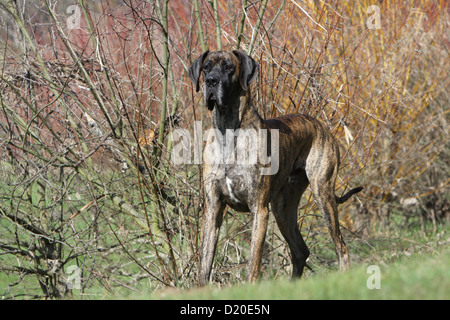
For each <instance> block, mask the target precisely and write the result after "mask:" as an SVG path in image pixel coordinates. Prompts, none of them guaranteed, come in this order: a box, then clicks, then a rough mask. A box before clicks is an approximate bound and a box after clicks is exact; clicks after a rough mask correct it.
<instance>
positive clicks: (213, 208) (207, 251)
mask: <svg viewBox="0 0 450 320" xmlns="http://www.w3.org/2000/svg"><path fill="white" fill-rule="evenodd" d="M211 191H212V190H211ZM224 209H225V204H224V203H222V202H221V201H220V200H219V197H218V195H216V194H213V193H212V192H208V194H207V195H206V214H205V216H204V218H203V222H202V241H201V248H200V267H199V274H198V284H199V285H200V286H204V285H206V284H207V283H208V281H209V278H210V275H211V269H212V265H213V261H214V253H215V251H216V246H217V240H218V238H219V230H220V226H221V225H222V220H223V211H224Z"/></svg>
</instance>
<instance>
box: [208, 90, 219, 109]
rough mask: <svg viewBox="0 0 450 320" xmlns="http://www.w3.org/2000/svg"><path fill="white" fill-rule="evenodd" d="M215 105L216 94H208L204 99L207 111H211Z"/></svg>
mask: <svg viewBox="0 0 450 320" xmlns="http://www.w3.org/2000/svg"><path fill="white" fill-rule="evenodd" d="M216 103H217V98H216V94H215V93H214V92H210V93H209V94H208V96H207V98H206V105H207V106H208V110H209V111H212V110H213V109H214V106H215V104H216Z"/></svg>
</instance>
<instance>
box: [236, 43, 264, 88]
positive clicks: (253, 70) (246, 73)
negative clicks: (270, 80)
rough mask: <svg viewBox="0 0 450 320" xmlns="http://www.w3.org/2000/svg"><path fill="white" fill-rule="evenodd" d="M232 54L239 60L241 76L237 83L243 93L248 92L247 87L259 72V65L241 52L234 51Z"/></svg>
mask: <svg viewBox="0 0 450 320" xmlns="http://www.w3.org/2000/svg"><path fill="white" fill-rule="evenodd" d="M233 53H234V54H235V55H236V56H237V57H238V58H239V61H240V62H241V66H240V67H241V74H240V75H239V81H240V82H241V87H242V89H244V91H247V90H248V86H249V85H250V84H251V83H252V82H253V81H254V80H255V79H256V77H257V76H258V72H259V65H258V63H256V61H255V60H253V58H252V57H250V56H249V55H247V54H246V53H244V52H242V51H241V50H234V51H233Z"/></svg>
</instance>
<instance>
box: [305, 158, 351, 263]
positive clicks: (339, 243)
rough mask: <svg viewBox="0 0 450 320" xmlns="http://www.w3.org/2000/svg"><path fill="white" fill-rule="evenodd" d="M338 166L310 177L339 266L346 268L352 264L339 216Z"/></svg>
mask: <svg viewBox="0 0 450 320" xmlns="http://www.w3.org/2000/svg"><path fill="white" fill-rule="evenodd" d="M336 175H337V166H335V167H334V168H331V169H330V168H329V169H328V170H324V171H322V172H321V171H318V172H314V173H313V175H312V177H310V179H309V180H310V183H311V190H312V193H313V196H314V200H315V201H316V203H317V206H318V207H319V210H320V212H321V213H322V216H323V218H324V219H325V222H326V224H327V227H328V230H329V232H330V235H331V238H332V239H333V242H334V246H335V251H336V255H337V257H338V259H339V268H340V269H341V270H345V269H347V268H348V267H349V266H350V259H349V255H348V248H347V245H346V244H345V242H344V238H343V237H342V234H341V231H340V228H339V216H338V209H337V203H336V196H335V193H334V184H335V181H336Z"/></svg>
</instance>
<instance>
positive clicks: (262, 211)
mask: <svg viewBox="0 0 450 320" xmlns="http://www.w3.org/2000/svg"><path fill="white" fill-rule="evenodd" d="M268 221H269V209H268V207H261V208H258V209H257V210H256V212H254V217H253V230H252V242H251V247H250V258H249V262H248V266H247V278H248V281H250V282H255V281H256V280H257V278H258V274H259V270H260V269H261V260H262V253H263V247H264V239H265V237H266V231H267V224H268Z"/></svg>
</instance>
